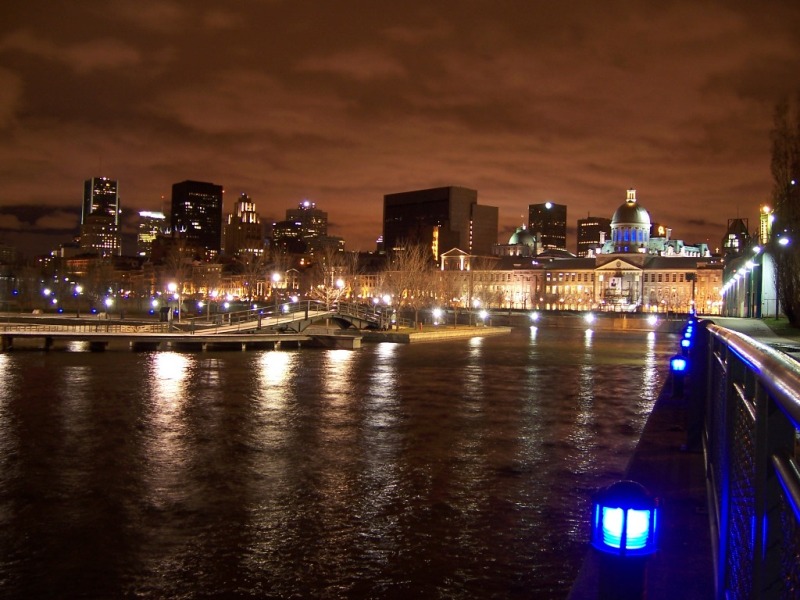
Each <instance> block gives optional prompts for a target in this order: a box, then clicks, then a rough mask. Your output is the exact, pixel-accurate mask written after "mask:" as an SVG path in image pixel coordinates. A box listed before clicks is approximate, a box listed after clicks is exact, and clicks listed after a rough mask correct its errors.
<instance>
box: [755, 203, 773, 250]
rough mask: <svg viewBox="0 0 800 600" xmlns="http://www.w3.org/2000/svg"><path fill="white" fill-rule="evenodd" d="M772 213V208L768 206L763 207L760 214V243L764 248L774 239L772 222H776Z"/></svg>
mask: <svg viewBox="0 0 800 600" xmlns="http://www.w3.org/2000/svg"><path fill="white" fill-rule="evenodd" d="M772 213H773V211H772V208H770V207H769V206H767V205H764V206H762V207H761V210H760V211H759V212H758V243H759V244H761V245H762V246H764V245H765V244H768V243H769V240H770V238H771V237H772V221H774V220H775V216H774V215H773V214H772Z"/></svg>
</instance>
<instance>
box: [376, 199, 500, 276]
mask: <svg viewBox="0 0 800 600" xmlns="http://www.w3.org/2000/svg"><path fill="white" fill-rule="evenodd" d="M497 222H498V209H497V207H496V206H486V205H480V204H478V192H477V191H476V190H471V189H468V188H463V187H456V186H451V187H440V188H433V189H427V190H416V191H411V192H400V193H397V194H387V195H385V196H384V197H383V240H384V247H385V248H386V251H387V252H391V251H392V250H393V249H395V248H399V247H401V246H403V245H404V244H424V245H425V246H428V247H430V249H431V253H432V255H433V258H435V259H436V260H438V259H439V256H440V255H441V254H442V253H443V252H447V251H448V250H452V249H453V248H458V249H459V250H462V251H464V252H467V253H468V254H478V255H483V256H490V255H491V254H492V247H493V246H494V245H495V244H496V243H497Z"/></svg>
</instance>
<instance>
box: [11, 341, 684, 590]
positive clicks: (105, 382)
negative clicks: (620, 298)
mask: <svg viewBox="0 0 800 600" xmlns="http://www.w3.org/2000/svg"><path fill="white" fill-rule="evenodd" d="M673 342H674V340H673V339H671V338H669V337H666V336H661V337H659V338H655V337H653V336H652V334H651V335H650V337H648V335H647V334H644V333H642V334H637V333H626V334H619V333H601V332H596V333H594V334H593V335H591V336H589V335H586V334H584V332H582V331H568V330H549V331H548V330H542V329H539V330H538V331H537V330H535V329H533V330H530V331H529V330H527V329H525V330H515V331H514V333H513V334H512V335H510V336H500V337H491V338H483V339H481V338H474V339H472V340H460V341H452V342H447V343H436V344H416V345H390V344H379V345H365V346H364V347H363V348H362V349H360V350H356V351H350V350H314V349H303V350H299V351H298V350H280V351H264V352H217V353H205V354H188V353H186V354H184V353H173V352H162V353H142V354H136V353H131V352H127V351H117V352H114V351H109V352H106V353H102V354H92V353H88V352H65V351H61V352H58V351H56V352H49V353H44V352H34V351H15V352H13V353H7V354H0V381H2V386H1V387H0V596H1V597H3V598H75V597H83V598H238V597H241V598H563V597H564V596H565V595H566V594H567V593H568V590H569V587H570V585H571V582H572V580H573V578H574V577H575V575H576V573H577V570H578V568H579V566H580V562H581V560H582V556H583V553H584V551H585V548H586V539H587V533H588V529H587V513H588V508H587V507H588V502H589V495H590V493H591V492H592V491H593V490H595V489H597V488H598V487H600V486H603V485H606V484H608V483H610V482H611V481H612V480H613V479H615V478H618V477H619V476H620V475H621V474H622V472H623V470H624V468H625V466H626V464H627V461H628V459H629V457H630V454H631V451H632V449H633V448H634V446H635V443H636V440H637V439H638V436H639V433H640V431H641V428H642V426H643V424H644V422H645V420H646V418H647V414H648V412H649V409H650V408H651V406H652V404H653V402H654V401H655V398H656V396H657V394H658V391H659V390H660V386H661V384H662V381H663V379H664V377H665V376H666V371H667V359H668V356H669V354H670V352H669V350H670V348H672V347H673V345H674V344H673ZM73 349H79V348H77V347H76V348H73Z"/></svg>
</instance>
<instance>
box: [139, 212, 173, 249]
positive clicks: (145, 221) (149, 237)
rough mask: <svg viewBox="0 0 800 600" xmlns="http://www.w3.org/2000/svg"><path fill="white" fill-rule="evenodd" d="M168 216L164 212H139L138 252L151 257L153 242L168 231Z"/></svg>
mask: <svg viewBox="0 0 800 600" xmlns="http://www.w3.org/2000/svg"><path fill="white" fill-rule="evenodd" d="M167 230H168V228H167V217H166V216H165V215H164V213H162V212H150V211H148V210H143V211H140V212H139V223H138V225H137V227H136V254H137V256H143V257H145V258H150V256H151V253H152V249H153V242H154V241H155V239H156V238H157V237H158V236H159V235H164V234H165V233H166V232H167Z"/></svg>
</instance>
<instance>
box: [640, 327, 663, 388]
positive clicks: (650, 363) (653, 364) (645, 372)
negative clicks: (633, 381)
mask: <svg viewBox="0 0 800 600" xmlns="http://www.w3.org/2000/svg"><path fill="white" fill-rule="evenodd" d="M657 361H658V359H657V357H656V333H655V332H654V331H651V332H649V333H648V334H647V343H646V350H645V354H644V368H643V369H642V391H643V392H644V394H645V395H646V397H647V398H651V399H655V397H656V395H657V394H658V390H659V386H660V385H661V383H660V382H659V379H658V370H657V366H658V364H657Z"/></svg>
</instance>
